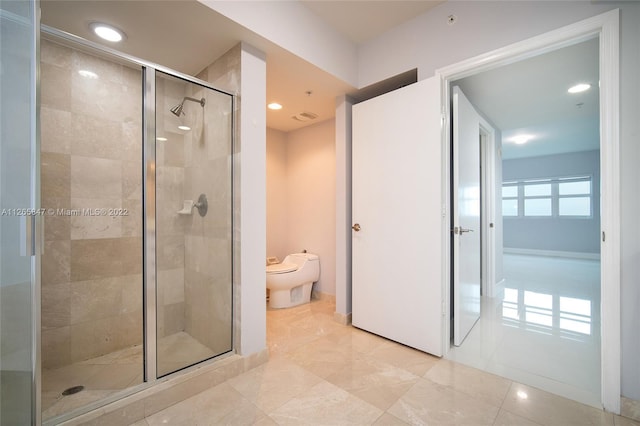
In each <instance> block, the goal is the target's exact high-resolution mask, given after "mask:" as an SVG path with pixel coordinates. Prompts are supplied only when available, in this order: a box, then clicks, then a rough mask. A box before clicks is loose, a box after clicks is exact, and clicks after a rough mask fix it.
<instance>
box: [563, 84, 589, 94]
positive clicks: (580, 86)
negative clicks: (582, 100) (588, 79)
mask: <svg viewBox="0 0 640 426" xmlns="http://www.w3.org/2000/svg"><path fill="white" fill-rule="evenodd" d="M589 89H591V85H590V84H587V83H580V84H576V85H575V86H572V87H570V88H569V90H567V92H569V93H580V92H585V91H587V90H589Z"/></svg>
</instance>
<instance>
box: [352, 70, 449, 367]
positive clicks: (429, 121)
mask: <svg viewBox="0 0 640 426" xmlns="http://www.w3.org/2000/svg"><path fill="white" fill-rule="evenodd" d="M440 117H441V114H440V81H439V80H438V79H437V78H435V77H434V78H430V79H427V80H422V81H420V82H418V83H415V84H412V85H410V86H406V87H404V88H402V89H398V90H396V91H393V92H390V93H387V94H384V95H382V96H378V97H376V98H373V99H370V100H368V101H365V102H361V103H359V104H357V105H355V106H354V107H353V145H352V148H353V152H352V155H353V157H352V158H353V160H352V161H353V163H352V179H353V181H352V185H353V188H352V189H353V198H352V200H353V201H352V203H353V204H352V209H353V210H352V215H353V216H352V217H353V222H354V230H353V231H352V235H353V240H352V243H353V245H352V250H353V251H352V253H353V254H352V256H353V258H352V271H353V275H352V290H353V293H352V308H353V311H352V322H353V325H354V326H356V327H359V328H362V329H364V330H368V331H370V332H373V333H376V334H378V335H381V336H383V337H386V338H389V339H391V340H394V341H397V342H400V343H403V344H405V345H408V346H411V347H414V348H417V349H420V350H422V351H425V352H429V353H431V354H434V355H437V356H441V355H442V353H443V337H442V336H443V334H442V333H443V316H442V306H443V292H442V250H441V241H442V227H443V220H444V218H443V215H442V207H441V206H442V150H441V124H440Z"/></svg>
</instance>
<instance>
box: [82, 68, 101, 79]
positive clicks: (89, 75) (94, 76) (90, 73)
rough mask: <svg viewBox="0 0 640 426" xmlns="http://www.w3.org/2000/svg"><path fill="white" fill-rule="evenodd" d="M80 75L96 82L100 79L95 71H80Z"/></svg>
mask: <svg viewBox="0 0 640 426" xmlns="http://www.w3.org/2000/svg"><path fill="white" fill-rule="evenodd" d="M78 74H80V75H81V76H83V77H84V78H90V79H92V80H95V79H97V78H98V74H96V73H95V72H93V71H89V70H79V71H78Z"/></svg>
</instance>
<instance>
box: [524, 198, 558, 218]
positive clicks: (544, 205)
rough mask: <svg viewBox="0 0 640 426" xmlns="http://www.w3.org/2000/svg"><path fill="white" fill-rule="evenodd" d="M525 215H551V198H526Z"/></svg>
mask: <svg viewBox="0 0 640 426" xmlns="http://www.w3.org/2000/svg"><path fill="white" fill-rule="evenodd" d="M524 215H525V216H551V199H550V198H533V199H529V200H524Z"/></svg>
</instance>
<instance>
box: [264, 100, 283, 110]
mask: <svg viewBox="0 0 640 426" xmlns="http://www.w3.org/2000/svg"><path fill="white" fill-rule="evenodd" d="M267 108H269V109H274V110H278V109H282V105H280V104H279V103H277V102H271V103H270V104H269V105H267Z"/></svg>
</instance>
